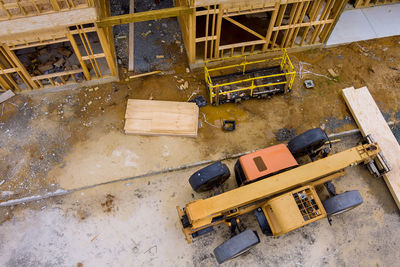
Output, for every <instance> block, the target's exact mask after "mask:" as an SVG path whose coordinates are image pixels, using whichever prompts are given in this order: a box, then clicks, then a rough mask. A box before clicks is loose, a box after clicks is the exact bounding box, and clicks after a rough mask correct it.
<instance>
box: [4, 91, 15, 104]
mask: <svg viewBox="0 0 400 267" xmlns="http://www.w3.org/2000/svg"><path fill="white" fill-rule="evenodd" d="M13 96H15V94H14V93H13V91H11V90H8V91H6V92H4V93H2V94H1V95H0V103H3V102H4V101H6V100H8V99H10V98H11V97H13Z"/></svg>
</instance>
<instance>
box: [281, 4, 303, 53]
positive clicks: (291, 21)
mask: <svg viewBox="0 0 400 267" xmlns="http://www.w3.org/2000/svg"><path fill="white" fill-rule="evenodd" d="M298 5H299V3H295V4H292V8H291V9H290V15H289V24H288V25H292V23H293V19H294V14H295V12H296V10H297V7H298ZM289 30H290V29H287V30H285V35H284V36H283V39H282V42H281V45H280V47H281V48H283V47H285V44H286V39H287V37H288V34H289Z"/></svg>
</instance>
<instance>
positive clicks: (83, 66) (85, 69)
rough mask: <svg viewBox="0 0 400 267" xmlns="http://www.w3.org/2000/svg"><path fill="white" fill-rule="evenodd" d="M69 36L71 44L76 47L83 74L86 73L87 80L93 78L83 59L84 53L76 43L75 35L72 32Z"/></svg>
mask: <svg viewBox="0 0 400 267" xmlns="http://www.w3.org/2000/svg"><path fill="white" fill-rule="evenodd" d="M67 38H68V39H69V42H70V43H71V46H72V48H73V49H74V52H75V55H76V57H77V58H78V60H79V63H80V64H81V68H82V69H83V75H85V78H86V80H88V81H89V80H90V79H91V77H90V73H89V70H88V68H87V66H86V63H85V61H83V59H82V54H81V52H80V51H79V47H78V45H77V44H76V41H75V38H74V36H73V35H72V34H71V33H67Z"/></svg>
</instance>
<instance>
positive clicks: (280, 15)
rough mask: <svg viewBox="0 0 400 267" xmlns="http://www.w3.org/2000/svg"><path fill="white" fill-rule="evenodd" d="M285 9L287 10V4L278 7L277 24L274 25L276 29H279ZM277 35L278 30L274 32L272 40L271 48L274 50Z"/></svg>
mask: <svg viewBox="0 0 400 267" xmlns="http://www.w3.org/2000/svg"><path fill="white" fill-rule="evenodd" d="M286 8H287V4H284V5H281V7H280V10H279V15H278V19H277V24H276V26H277V27H280V26H281V24H282V20H283V16H284V15H285V11H286ZM278 34H279V30H276V31H275V32H274V38H273V39H272V43H271V48H274V46H275V43H276V39H277V38H278Z"/></svg>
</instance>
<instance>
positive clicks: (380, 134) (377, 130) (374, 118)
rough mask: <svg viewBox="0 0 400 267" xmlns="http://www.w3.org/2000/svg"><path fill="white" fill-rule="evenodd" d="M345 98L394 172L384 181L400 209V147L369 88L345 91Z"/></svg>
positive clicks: (359, 122)
mask: <svg viewBox="0 0 400 267" xmlns="http://www.w3.org/2000/svg"><path fill="white" fill-rule="evenodd" d="M343 97H344V99H345V101H346V104H347V106H348V107H349V109H350V111H351V113H352V114H353V117H354V119H355V120H356V122H357V125H358V127H359V128H360V131H361V133H362V135H363V136H367V135H369V134H370V135H371V136H372V138H373V139H374V140H375V141H376V142H377V143H378V144H379V146H380V147H381V150H382V152H383V155H384V156H385V158H386V160H387V161H388V162H389V165H390V166H391V168H392V170H391V171H390V172H388V173H386V174H385V175H384V180H385V182H386V184H387V186H388V188H389V190H390V192H391V194H392V196H393V199H394V200H395V202H396V204H397V206H398V207H399V208H400V158H399V155H400V146H399V143H398V142H397V140H396V138H395V137H394V135H393V133H392V131H391V130H390V128H389V126H388V124H387V123H386V121H385V119H384V117H383V115H382V113H381V111H380V110H379V108H378V106H377V105H376V103H375V101H374V99H373V98H372V96H371V94H370V92H369V91H368V88H367V87H362V88H359V89H357V90H356V89H354V87H350V88H346V89H343Z"/></svg>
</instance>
